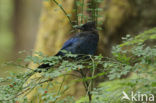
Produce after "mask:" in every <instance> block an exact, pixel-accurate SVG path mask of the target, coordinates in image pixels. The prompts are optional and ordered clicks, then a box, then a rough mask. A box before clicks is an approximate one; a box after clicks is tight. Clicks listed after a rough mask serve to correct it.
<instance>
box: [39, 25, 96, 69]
mask: <svg viewBox="0 0 156 103" xmlns="http://www.w3.org/2000/svg"><path fill="white" fill-rule="evenodd" d="M77 29H80V30H81V32H79V33H76V34H75V36H73V37H71V38H70V39H69V40H67V41H66V42H65V43H64V45H63V47H62V48H61V50H60V51H59V52H58V53H57V54H56V55H55V56H64V55H65V54H64V53H63V52H62V50H66V51H67V52H71V53H72V54H89V55H94V54H95V52H96V49H97V45H98V41H99V35H98V32H97V30H96V25H95V22H87V23H86V24H83V25H82V26H80V27H77ZM46 67H50V66H49V64H42V65H40V66H39V67H38V68H46Z"/></svg>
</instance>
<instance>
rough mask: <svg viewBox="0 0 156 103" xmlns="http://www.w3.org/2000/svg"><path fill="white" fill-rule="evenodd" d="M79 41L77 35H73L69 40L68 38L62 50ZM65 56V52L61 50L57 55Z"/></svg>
mask: <svg viewBox="0 0 156 103" xmlns="http://www.w3.org/2000/svg"><path fill="white" fill-rule="evenodd" d="M77 41H79V38H77V37H73V38H70V39H69V40H67V41H66V42H65V43H64V45H63V46H62V48H61V50H67V49H68V48H69V47H71V46H72V45H73V44H74V43H75V42H77ZM59 55H60V56H63V55H64V53H62V52H61V51H59V52H58V53H57V54H56V55H55V56H59Z"/></svg>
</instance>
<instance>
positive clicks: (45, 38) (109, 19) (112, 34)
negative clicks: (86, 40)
mask: <svg viewBox="0 0 156 103" xmlns="http://www.w3.org/2000/svg"><path fill="white" fill-rule="evenodd" d="M74 2H75V1H74V0H60V3H61V4H62V6H63V7H64V9H65V10H66V11H67V13H69V14H73V12H72V10H73V8H74ZM155 5H156V2H155V0H150V2H148V0H142V1H140V2H138V1H137V0H104V1H103V2H102V3H100V5H99V6H100V7H101V8H103V11H102V12H101V13H100V14H101V15H102V18H101V19H99V20H100V21H102V23H103V24H102V25H101V26H102V28H103V30H102V31H100V43H99V48H98V53H102V54H103V55H107V56H108V55H110V54H111V53H110V49H111V47H112V45H113V44H116V43H119V42H121V37H122V36H124V35H126V34H128V33H133V34H134V33H136V34H137V33H138V32H140V31H142V30H144V29H146V28H147V29H148V28H151V27H153V26H156V19H155V17H156V15H155V14H154V13H153V12H154V10H155V7H156V6H155ZM145 6H146V7H147V8H144V7H145ZM148 10H150V12H149V11H148ZM73 18H74V17H73ZM144 19H146V21H144ZM71 29H72V28H71V25H70V23H69V21H68V19H67V18H66V16H65V15H64V13H63V12H62V11H61V10H60V9H59V7H58V6H56V4H54V3H50V2H48V1H44V2H43V10H42V14H41V19H40V28H39V32H38V35H37V41H36V45H35V51H41V52H43V53H44V54H46V55H49V56H52V55H54V54H56V53H57V52H58V50H59V49H60V48H61V46H62V45H63V43H64V41H65V40H67V39H68V38H69V37H70V36H71V33H70V31H71ZM72 79H73V77H72V76H68V77H67V78H66V80H65V84H68V83H69V82H70V81H71V80H72ZM58 80H62V78H59V79H58ZM55 89H57V88H55ZM35 93H36V92H32V93H30V94H29V95H28V97H29V98H32V97H33V96H34V95H36V94H35ZM65 95H72V96H74V97H76V98H79V97H80V96H83V95H85V90H84V87H83V85H82V83H74V84H72V86H71V87H70V90H69V92H67V93H66V94H65Z"/></svg>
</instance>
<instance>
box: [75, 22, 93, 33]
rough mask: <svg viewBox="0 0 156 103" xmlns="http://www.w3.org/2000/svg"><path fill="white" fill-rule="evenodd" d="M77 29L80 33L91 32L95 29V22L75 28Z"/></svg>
mask: <svg viewBox="0 0 156 103" xmlns="http://www.w3.org/2000/svg"><path fill="white" fill-rule="evenodd" d="M77 29H80V30H82V31H92V30H95V29H96V23H95V22H87V23H85V24H83V25H82V26H79V27H77Z"/></svg>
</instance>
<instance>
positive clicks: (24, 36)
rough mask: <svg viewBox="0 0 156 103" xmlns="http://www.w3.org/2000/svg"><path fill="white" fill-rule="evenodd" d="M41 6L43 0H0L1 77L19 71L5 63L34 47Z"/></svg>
mask: <svg viewBox="0 0 156 103" xmlns="http://www.w3.org/2000/svg"><path fill="white" fill-rule="evenodd" d="M40 8H41V0H26V1H25V0H0V77H1V76H6V74H8V72H6V71H8V70H9V71H17V70H16V69H14V68H13V67H12V66H5V65H4V63H6V62H8V61H15V60H16V59H17V58H19V57H20V58H22V56H21V55H19V54H18V51H22V50H28V51H30V50H31V49H33V46H34V41H35V37H36V33H37V30H38V22H39V16H40V10H41V9H40ZM30 53H31V52H30Z"/></svg>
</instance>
